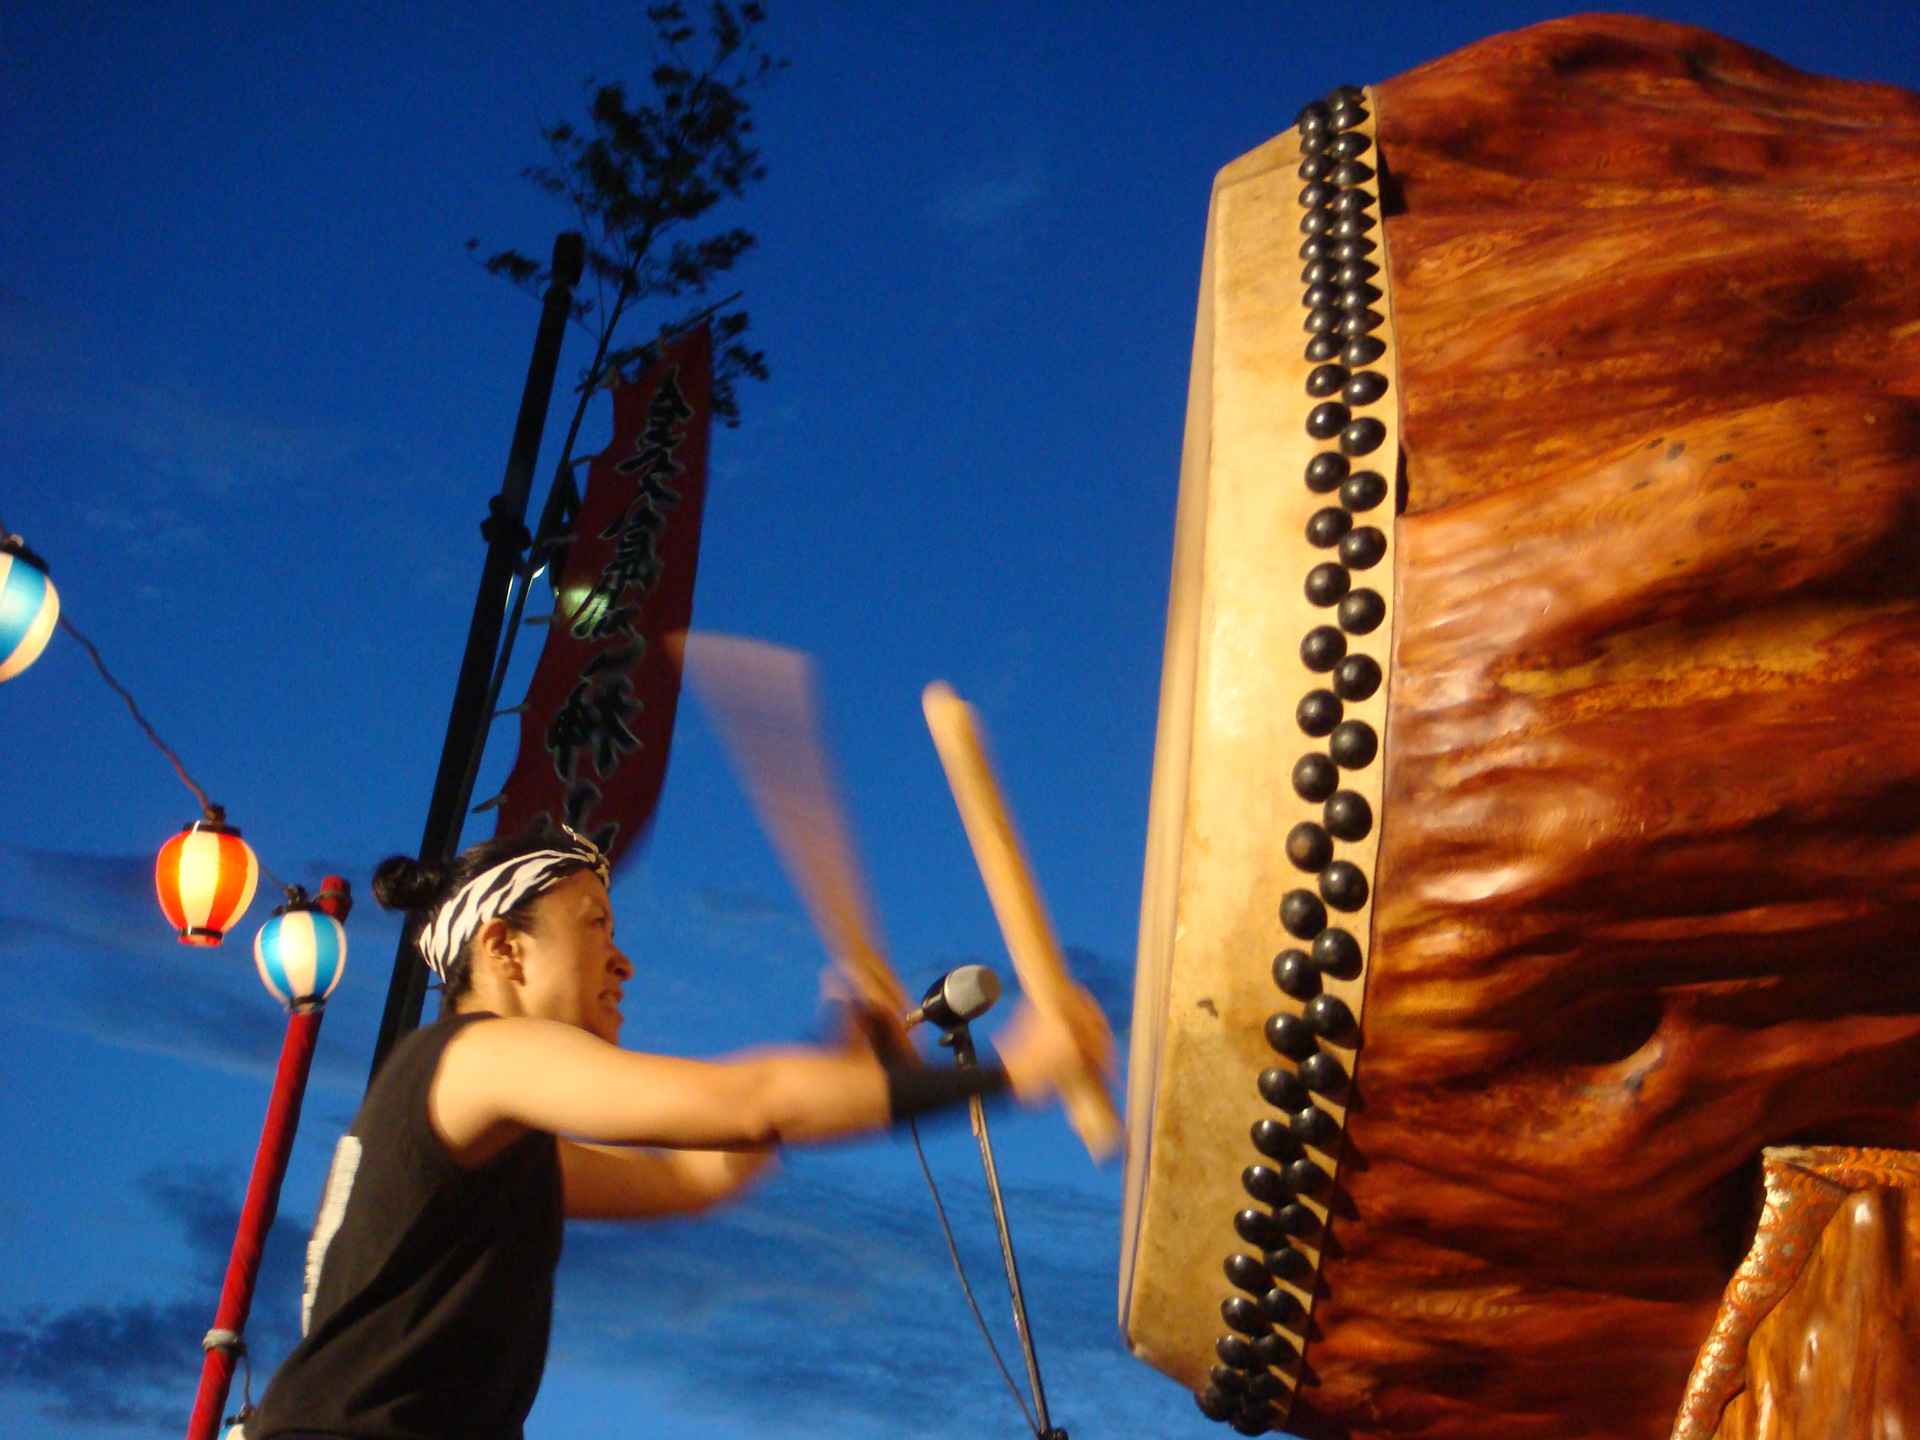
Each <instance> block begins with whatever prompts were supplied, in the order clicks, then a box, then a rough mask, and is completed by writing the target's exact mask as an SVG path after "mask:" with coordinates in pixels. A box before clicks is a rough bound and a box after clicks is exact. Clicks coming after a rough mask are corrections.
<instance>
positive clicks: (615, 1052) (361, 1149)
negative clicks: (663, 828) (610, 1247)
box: [247, 831, 1097, 1440]
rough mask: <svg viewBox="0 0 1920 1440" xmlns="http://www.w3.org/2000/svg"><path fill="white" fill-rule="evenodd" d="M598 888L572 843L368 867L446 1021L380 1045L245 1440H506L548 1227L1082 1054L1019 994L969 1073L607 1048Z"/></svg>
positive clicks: (668, 1208)
mask: <svg viewBox="0 0 1920 1440" xmlns="http://www.w3.org/2000/svg"><path fill="white" fill-rule="evenodd" d="M607 874H608V871H607V862H606V860H605V858H604V857H603V856H602V855H601V854H600V852H599V851H598V850H597V849H595V848H594V846H593V845H592V844H591V843H589V842H587V841H586V840H583V839H581V838H580V837H579V836H577V835H575V834H574V833H573V832H572V831H566V832H565V833H564V834H559V835H555V834H551V833H547V832H538V831H536V832H529V833H527V834H525V835H519V836H509V837H502V838H498V839H494V840H489V841H486V842H485V843H483V844H479V845H475V846H473V847H472V848H471V849H469V850H467V851H465V852H464V853H462V854H461V855H460V856H459V858H458V859H457V860H455V861H454V862H453V864H452V865H451V866H450V867H448V869H447V870H446V871H445V872H442V871H440V870H437V869H434V868H430V867H426V866H422V865H420V864H419V863H418V862H416V861H413V860H410V859H406V858H404V857H399V856H396V857H394V858H393V859H390V860H387V861H386V862H384V863H383V864H382V865H381V866H380V868H379V869H378V870H377V871H376V872H375V873H374V877H373V889H374V895H375V897H376V898H377V899H378V900H379V901H380V903H381V904H382V905H383V906H385V907H387V908H388V909H395V910H406V911H409V912H411V913H413V914H415V915H417V916H419V917H420V919H421V920H422V922H423V928H422V930H421V934H420V949H421V953H422V956H423V958H425V960H426V961H427V964H428V965H429V966H430V967H431V968H432V970H433V971H434V973H435V974H436V975H437V976H439V978H440V981H441V983H442V985H443V986H444V988H445V1009H444V1013H443V1014H442V1016H441V1018H440V1020H439V1021H438V1022H437V1023H435V1024H433V1025H429V1026H426V1027H424V1028H422V1029H420V1030H417V1031H415V1032H414V1033H413V1034H411V1035H409V1036H408V1037H407V1038H406V1039H404V1040H402V1041H401V1042H400V1044H399V1045H397V1046H396V1047H395V1048H394V1051H393V1053H392V1054H391V1055H390V1056H389V1057H388V1059H387V1061H386V1063H385V1064H384V1065H383V1066H382V1067H381V1069H380V1072H379V1074H378V1075H377V1076H376V1077H375V1079H374V1082H373V1085H372V1086H371V1088H370V1089H369V1090H368V1092H367V1096H366V1099H365V1101H364V1102H363V1103H362V1105H361V1107H360V1113H359V1115H358V1116H356V1117H355V1119H354V1122H353V1125H352V1126H351V1127H350V1129H349V1130H348V1132H347V1134H346V1135H345V1136H344V1137H343V1138H342V1139H341V1141H340V1144H339V1147H338V1149H337V1150H336V1151H335V1153H334V1161H333V1168H332V1170H331V1171H330V1172H329V1174H328V1178H327V1184H326V1189H325V1192H324V1194H323V1197H322V1200H321V1206H320V1215H319V1218H318V1220H317V1221H316V1222H315V1225H314V1231H313V1239H312V1241H311V1243H310V1244H309V1246H308V1249H307V1278H306V1296H305V1301H304V1304H303V1313H302V1321H303V1331H304V1335H305V1338H304V1339H303V1340H302V1341H301V1342H300V1344H299V1345H298V1346H297V1347H296V1348H295V1349H294V1351H293V1353H292V1354H291V1355H289V1356H288V1357H287V1360H286V1362H285V1363H284V1364H283V1365H282V1366H281V1367H280V1370H279V1373H278V1374H276V1375H275V1376H274V1378H273V1382H272V1384H271V1385H269V1386H268V1387H267V1392H266V1395H265V1397H264V1398H263V1399H262V1401H261V1403H260V1408H259V1410H258V1412H257V1413H256V1414H255V1415H254V1416H253V1417H252V1418H251V1419H250V1420H249V1421H248V1423H247V1434H248V1436H249V1437H250V1440H274V1437H297V1436H314V1437H320V1436H326V1437H356V1440H359V1437H364V1440H442V1437H445V1440H455V1437H458V1440H493V1437H500V1440H517V1437H518V1436H519V1435H520V1434H521V1426H522V1423H523V1422H524V1421H525V1419H526V1416H527V1412H528V1411H529V1410H530V1409H532V1407H533V1401H534V1396H535V1394H536V1393H537V1391H538V1389H539V1385H540V1374H541V1370H542V1368H543V1366H544V1365H545V1362H546V1352H547V1332H548V1327H549V1322H550V1320H551V1317H552V1307H553V1274H554V1269H555V1267H556V1266H557V1265H558V1263H559V1260H560V1238H561V1224H562V1220H563V1218H565V1217H569V1216H571V1217H576V1218H596V1219H609V1218H634V1217H641V1216H653V1215H684V1214H689V1213H692V1212H695V1211H699V1210H703V1209H705V1208H706V1207H708V1206H710V1205H712V1204H714V1203H715V1202H717V1201H719V1200H722V1199H725V1198H726V1197H728V1196H730V1195H732V1194H734V1193H735V1192H736V1191H738V1190H739V1189H740V1188H741V1187H742V1186H744V1185H745V1184H747V1183H748V1182H749V1181H750V1180H752V1179H753V1178H754V1177H755V1176H756V1175H758V1174H759V1173H760V1172H761V1171H763V1170H764V1169H765V1168H766V1167H767V1166H768V1164H769V1163H770V1162H771V1159H772V1153H773V1149H772V1147H774V1146H776V1145H781V1144H806V1143H810V1142H818V1141H823V1140H830V1139H833V1138H836V1137H839V1136H844V1135H856V1134H860V1133H863V1132H867V1131H873V1130H879V1129H883V1128H885V1127H886V1126H887V1125H889V1124H891V1123H893V1122H895V1121H899V1120H904V1119H906V1118H907V1117H908V1116H910V1115H914V1114H917V1113H919V1112H921V1111H924V1110H928V1109H932V1108H935V1107H938V1106H943V1105H949V1104H953V1103H957V1102H959V1101H962V1100H964V1099H966V1098H967V1097H968V1096H969V1095H973V1094H986V1093H991V1092H993V1091H997V1090H1002V1089H1011V1090H1012V1091H1013V1093H1014V1094H1015V1095H1016V1096H1017V1097H1019V1098H1020V1099H1022V1100H1024V1101H1028V1102H1034V1101H1038V1100H1040V1099H1042V1098H1044V1097H1045V1096H1047V1095H1048V1094H1050V1093H1051V1092H1052V1091H1053V1090H1054V1088H1055V1087H1056V1085H1057V1084H1058V1082H1059V1081H1060V1080H1061V1079H1063V1078H1065V1077H1066V1076H1067V1075H1069V1074H1070V1073H1072V1072H1073V1071H1074V1070H1075V1069H1076V1068H1077V1067H1078V1066H1079V1064H1080V1063H1081V1062H1080V1058H1079V1057H1080V1053H1081V1052H1080V1047H1079V1044H1078V1043H1077V1041H1076V1038H1075V1036H1074V1034H1073V1033H1072V1032H1071V1031H1070V1030H1069V1028H1068V1026H1067V1025H1066V1024H1065V1023H1063V1022H1061V1021H1059V1020H1057V1019H1053V1018H1051V1017H1049V1016H1046V1015H1043V1014H1042V1013H1041V1012H1039V1011H1037V1010H1034V1009H1033V1008H1032V1007H1031V1006H1028V1005H1025V1004H1023V1005H1022V1006H1021V1007H1020V1009H1019V1011H1018V1012H1017V1013H1016V1015H1015V1017H1014V1019H1013V1020H1012V1022H1011V1023H1010V1024H1009V1025H1008V1026H1007V1027H1006V1029H1005V1030H1004V1031H1003V1032H1002V1036H1001V1039H1000V1041H999V1042H998V1050H999V1055H1000V1064H999V1065H997V1066H992V1065H983V1066H981V1067H979V1068H977V1069H970V1070H957V1069H931V1068H922V1067H920V1066H918V1065H915V1064H912V1063H911V1061H906V1062H896V1061H894V1060H891V1059H889V1060H884V1061H883V1059H882V1058H881V1057H879V1056H878V1055H876V1053H875V1052H874V1050H873V1049H871V1048H870V1047H869V1046H867V1045H866V1044H864V1043H862V1042H860V1041H859V1040H857V1039H856V1040H853V1041H850V1042H849V1043H848V1044H847V1046H846V1047H845V1048H842V1049H826V1048H819V1047H802V1046H796V1047H791V1048H785V1049H778V1050H761V1051H754V1052H750V1053H746V1054H741V1055H737V1056H733V1057H730V1058H727V1059H724V1060H719V1061H701V1060H682V1059H676V1058H673V1057H669V1056H664V1055H641V1054H636V1053H634V1052H632V1051H628V1050H622V1049H620V1048H618V1044H617V1042H618V1040H619V1038H620V1025H621V1015H620V1001H621V996H622V987H623V986H624V985H625V983H626V981H627V980H628V978H629V977H631V976H632V974H633V966H632V964H631V963H629V962H628V960H627V958H626V956H624V955H622V954H621V953H620V951H619V949H618V947H617V946H615V944H614V941H613V911H612V907H611V905H610V904H609V902H608V899H607ZM1088 1013H1089V1014H1090V1015H1091V1014H1094V1013H1097V1012H1094V1011H1093V1010H1092V1008H1091V1004H1090V1002H1089V1006H1088ZM850 1028H851V1029H852V1030H854V1031H855V1032H858V1031H859V1029H860V1027H859V1026H853V1027H850Z"/></svg>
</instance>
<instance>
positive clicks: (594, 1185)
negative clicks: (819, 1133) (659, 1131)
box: [560, 1140, 774, 1220]
mask: <svg viewBox="0 0 1920 1440" xmlns="http://www.w3.org/2000/svg"><path fill="white" fill-rule="evenodd" d="M773 1162H774V1154H773V1152H772V1151H771V1150H655V1149H649V1148H638V1147H626V1148H615V1147H611V1146H604V1145H583V1144H581V1143H580V1142H578V1141H576V1140H562V1141H561V1142H560V1179H561V1183H562V1185H563V1187H564V1189H565V1193H566V1213H567V1215H568V1217H569V1218H571V1219H575V1220H633V1219H639V1218H641V1217H643V1216H657V1215H693V1214H698V1213H699V1212H700V1211H702V1210H705V1209H708V1208H709V1207H710V1206H713V1205H717V1204H718V1203H719V1202H720V1201H722V1200H726V1199H730V1198H731V1197H732V1196H734V1195H736V1194H738V1193H739V1192H740V1191H741V1190H742V1189H744V1188H745V1187H746V1186H747V1185H749V1184H751V1183H752V1182H753V1181H754V1180H756V1179H758V1178H759V1177H760V1176H761V1175H762V1174H764V1173H765V1172H766V1171H767V1170H768V1169H769V1168H770V1167H771V1166H772V1165H773Z"/></svg>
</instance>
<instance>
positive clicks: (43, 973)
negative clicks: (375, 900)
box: [0, 847, 399, 1087]
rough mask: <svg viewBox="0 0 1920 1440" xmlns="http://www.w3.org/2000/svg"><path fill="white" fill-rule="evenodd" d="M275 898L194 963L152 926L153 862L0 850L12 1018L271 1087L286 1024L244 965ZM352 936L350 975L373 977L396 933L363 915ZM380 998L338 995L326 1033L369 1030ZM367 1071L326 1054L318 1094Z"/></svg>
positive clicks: (4, 959) (394, 927) (379, 991)
mask: <svg viewBox="0 0 1920 1440" xmlns="http://www.w3.org/2000/svg"><path fill="white" fill-rule="evenodd" d="M322 868H323V867H320V866H313V867H310V869H311V872H312V873H315V874H317V873H319V871H320V870H321V869H322ZM324 868H334V867H324ZM303 873H306V872H303ZM349 873H352V872H351V871H350V872H349ZM277 898H278V897H277V896H276V895H273V894H272V893H271V887H270V886H266V885H263V886H262V887H261V892H260V893H259V894H257V895H256V896H255V898H254V902H253V906H252V907H251V909H250V910H249V911H248V913H247V914H246V915H245V916H244V917H242V918H241V919H240V920H239V921H238V922H236V924H235V925H234V928H233V930H232V932H231V933H230V934H229V936H228V939H227V942H226V944H225V945H224V946H223V947H222V948H220V949H219V950H215V951H211V952H209V951H206V950H200V949H192V948H189V947H186V946H183V945H180V944H179V943H178V942H177V941H176V940H175V938H174V936H173V934H172V932H171V931H169V930H168V929H167V925H166V921H165V920H164V919H163V918H162V917H161V915H160V911H159V905H158V903H157V902H156V901H155V899H154V894H153V861H152V858H151V857H149V856H144V855H77V854H71V853H66V852H58V851H46V850H27V849H9V848H5V847H0V974H4V976H5V979H6V982H7V984H8V985H9V987H10V988H11V993H12V995H13V996H14V998H15V1000H16V1002H17V1003H16V1005H15V1007H14V1013H15V1014H16V1015H19V1016H22V1017H32V1018H33V1019H34V1020H35V1021H36V1022H37V1023H40V1024H43V1025H50V1026H54V1027H56V1028H65V1029H70V1030H74V1031H77V1032H79V1033H81V1034H85V1035H87V1036H89V1037H90V1038H92V1039H95V1040H98V1041H101V1042H102V1043H104V1044H108V1045H112V1046H115V1047H117V1048H121V1049H131V1050H143V1051H148V1052H152V1053H158V1054H165V1055H170V1056H173V1057H176V1058H179V1059H184V1060H189V1061H192V1062H194V1063H198V1064H205V1065H209V1066H212V1067H214V1068H216V1069H220V1070H225V1071H230V1072H237V1073H243V1074H248V1075H254V1076H265V1075H267V1074H270V1073H271V1072H272V1068H273V1065H274V1063H275V1058H276V1056H277V1055H278V1053H279V1048H280V1043H281V1039H282V1037H283V1035H284V1034H285V1030H286V1016H285V1015H284V1013H283V1012H282V1011H281V1010H280V1009H279V1007H278V1006H277V1005H276V1004H275V1003H274V1001H273V1000H272V998H271V997H269V996H268V995H267V993H266V992H265V990H264V989H263V988H262V987H261V984H260V980H259V976H258V975H257V974H256V973H255V971H254V965H253V956H252V954H251V953H250V952H251V946H252V941H253V935H254V931H255V930H256V929H257V928H258V927H259V926H260V925H262V924H264V923H265V921H266V916H267V912H268V910H269V909H271V907H272V906H273V904H274V903H275V901H276V900H277ZM349 934H350V937H351V938H350V942H349V961H348V963H349V966H350V968H358V967H362V966H364V967H365V969H366V971H367V972H369V975H370V976H377V975H379V973H380V972H381V971H382V970H383V969H384V968H385V965H386V964H387V963H388V962H387V960H386V957H389V956H391V955H392V953H393V947H394V945H395V943H396V942H397V939H398V934H399V927H398V924H397V922H396V921H395V920H394V919H393V918H392V917H390V916H387V915H384V914H382V913H381V912H380V911H379V910H378V909H376V908H375V907H373V906H371V905H367V906H365V907H363V908H362V909H361V910H359V911H356V912H355V916H354V919H353V921H352V922H351V924H350V927H349ZM383 951H384V955H383V954H382V952H383ZM384 997H385V986H384V985H383V984H380V983H379V982H378V980H374V981H373V983H366V980H365V979H363V980H362V983H359V984H355V985H350V986H343V988H342V989H341V991H340V992H339V993H338V995H337V996H336V999H335V1001H334V1002H333V1004H332V1005H331V1006H330V1007H329V1009H330V1014H329V1021H330V1023H331V1024H333V1025H334V1026H335V1027H336V1028H338V1027H340V1026H342V1025H349V1026H353V1027H355V1028H356V1029H357V1028H361V1027H364V1028H367V1029H369V1030H370V1029H371V1019H372V1015H373V1014H374V1013H377V1009H378V1007H379V1005H380V1004H381V1003H382V1001H383V1000H384ZM364 1065H365V1061H364V1059H363V1058H361V1057H357V1056H348V1055H344V1054H342V1053H341V1052H339V1051H338V1050H331V1049H328V1048H327V1047H322V1050H321V1053H320V1058H319V1060H318V1061H317V1062H316V1067H315V1071H314V1083H315V1084H316V1085H318V1086H321V1087H341V1086H356V1087H357V1086H358V1085H360V1084H362V1083H364V1081H365V1078H366V1072H365V1069H364Z"/></svg>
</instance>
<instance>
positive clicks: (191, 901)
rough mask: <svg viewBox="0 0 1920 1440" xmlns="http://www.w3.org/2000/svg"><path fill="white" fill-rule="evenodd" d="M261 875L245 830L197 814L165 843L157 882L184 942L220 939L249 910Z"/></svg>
mask: <svg viewBox="0 0 1920 1440" xmlns="http://www.w3.org/2000/svg"><path fill="white" fill-rule="evenodd" d="M259 880H260V862H259V861H258V860H256V859H255V858H254V855H253V850H252V848H251V847H250V846H249V845H248V844H247V842H246V841H244V840H242V839H241V838H240V832H239V831H238V830H235V829H233V828H232V827H231V826H229V825H223V824H221V823H219V822H217V821H214V820H196V821H194V822H193V824H191V825H189V826H187V828H186V829H184V830H182V831H181V832H180V833H179V834H178V835H176V836H174V837H173V838H172V839H171V840H169V841H167V843H166V844H165V845H162V846H161V847H160V860H159V863H158V864H157V865H156V866H155V867H154V888H155V889H157V890H158V891H159V893H160V909H161V910H162V911H163V912H165V914H166V917H167V920H168V921H169V922H170V923H171V924H172V926H173V928H174V929H175V930H177V931H179V932H180V943H181V944H182V945H218V944H219V943H220V942H221V941H222V940H224V939H226V938H227V927H228V926H230V925H232V924H233V922H234V921H235V920H237V919H239V918H240V916H241V915H243V914H245V913H246V909H247V906H248V905H249V904H251V903H252V901H253V888H254V886H255V885H256V884H258V883H259Z"/></svg>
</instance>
